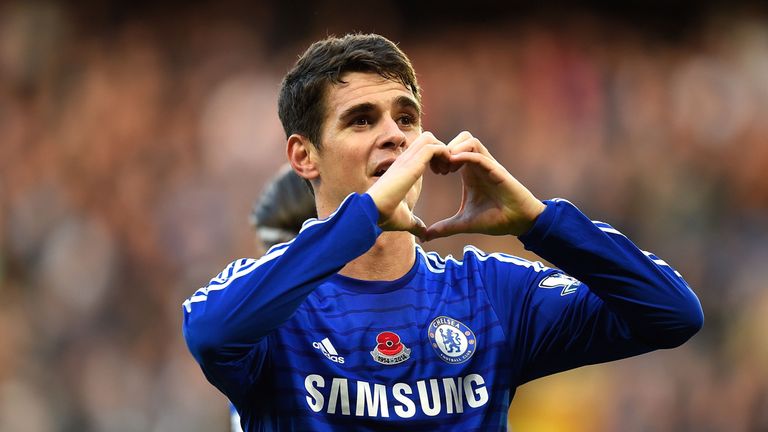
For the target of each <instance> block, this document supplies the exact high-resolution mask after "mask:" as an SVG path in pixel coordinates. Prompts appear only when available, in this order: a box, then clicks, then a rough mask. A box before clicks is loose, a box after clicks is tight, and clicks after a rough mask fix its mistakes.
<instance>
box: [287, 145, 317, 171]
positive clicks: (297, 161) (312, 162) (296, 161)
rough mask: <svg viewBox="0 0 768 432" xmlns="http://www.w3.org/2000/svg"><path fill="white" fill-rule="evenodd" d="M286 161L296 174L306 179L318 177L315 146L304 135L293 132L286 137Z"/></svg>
mask: <svg viewBox="0 0 768 432" xmlns="http://www.w3.org/2000/svg"><path fill="white" fill-rule="evenodd" d="M287 151H288V162H289V163H290V164H291V167H292V168H293V170H294V171H296V174H298V175H299V176H300V177H302V178H304V179H307V180H310V181H311V180H314V179H316V178H318V177H320V171H319V169H318V168H317V147H315V145H314V144H312V142H311V141H310V140H309V139H308V138H307V137H305V136H302V135H299V134H293V135H291V136H289V137H288V148H287Z"/></svg>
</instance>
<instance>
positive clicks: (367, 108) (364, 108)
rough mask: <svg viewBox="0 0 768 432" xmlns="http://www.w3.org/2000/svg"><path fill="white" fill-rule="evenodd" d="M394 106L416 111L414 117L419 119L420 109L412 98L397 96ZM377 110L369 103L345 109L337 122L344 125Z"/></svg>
mask: <svg viewBox="0 0 768 432" xmlns="http://www.w3.org/2000/svg"><path fill="white" fill-rule="evenodd" d="M394 104H395V105H397V106H399V107H400V108H409V109H412V110H414V111H416V116H417V117H419V118H421V107H420V106H419V104H418V102H416V101H415V100H413V99H412V98H409V97H408V96H398V97H397V98H395V100H394ZM377 109H378V108H377V107H376V105H374V104H372V103H370V102H364V103H361V104H357V105H353V106H351V107H349V108H347V109H345V110H344V111H343V112H342V113H341V114H340V115H339V120H340V121H341V122H342V123H346V122H347V121H348V120H350V119H351V118H353V117H355V116H357V115H360V114H369V113H371V112H374V111H376V110H377Z"/></svg>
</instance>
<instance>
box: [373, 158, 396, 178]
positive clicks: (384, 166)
mask: <svg viewBox="0 0 768 432" xmlns="http://www.w3.org/2000/svg"><path fill="white" fill-rule="evenodd" d="M394 162H395V160H394V159H387V160H385V161H383V162H381V163H379V164H378V165H376V169H375V170H374V171H373V177H381V176H383V175H384V173H386V172H387V170H388V169H389V167H391V166H392V164H393V163H394Z"/></svg>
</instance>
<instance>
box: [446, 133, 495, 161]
mask: <svg viewBox="0 0 768 432" xmlns="http://www.w3.org/2000/svg"><path fill="white" fill-rule="evenodd" d="M448 149H449V150H450V152H451V154H457V153H463V152H472V153H479V154H481V155H483V156H485V157H487V158H491V159H494V158H493V156H491V153H490V152H489V151H488V149H487V148H485V146H484V145H483V143H482V142H480V140H479V139H477V138H475V137H471V138H468V139H466V140H464V141H459V142H456V143H454V144H453V145H449V146H448ZM494 160H495V159H494Z"/></svg>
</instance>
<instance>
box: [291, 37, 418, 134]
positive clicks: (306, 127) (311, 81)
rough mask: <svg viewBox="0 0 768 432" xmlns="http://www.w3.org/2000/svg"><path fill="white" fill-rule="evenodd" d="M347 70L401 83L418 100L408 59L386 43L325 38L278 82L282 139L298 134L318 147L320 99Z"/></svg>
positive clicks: (322, 113)
mask: <svg viewBox="0 0 768 432" xmlns="http://www.w3.org/2000/svg"><path fill="white" fill-rule="evenodd" d="M347 72H373V73H377V74H379V75H381V76H382V77H384V78H386V79H391V80H394V81H398V82H400V83H402V84H403V85H404V86H405V87H406V88H408V89H410V90H411V92H412V93H413V95H414V97H415V98H416V100H417V101H419V102H421V96H420V95H419V85H418V83H417V82H416V73H415V72H414V70H413V66H412V65H411V61H410V60H409V59H408V57H407V56H406V55H405V53H403V52H402V51H401V50H400V48H398V47H397V45H395V44H394V43H393V42H392V41H390V40H389V39H387V38H385V37H383V36H380V35H377V34H347V35H345V36H343V37H340V38H339V37H335V36H330V37H328V38H326V39H323V40H321V41H317V42H315V43H313V44H312V45H310V47H309V48H308V49H307V51H306V52H304V54H302V55H301V57H299V60H298V61H297V62H296V65H295V66H294V67H293V69H291V70H290V71H289V72H288V74H287V75H286V76H285V78H283V82H282V84H281V86H280V97H279V99H278V114H279V116H280V121H281V122H282V124H283V129H285V135H286V137H289V136H291V135H292V134H294V133H296V134H300V135H303V136H305V137H307V138H309V140H310V141H311V142H312V144H314V145H315V147H317V148H318V149H319V148H321V147H322V143H321V142H320V139H321V136H322V126H323V120H324V119H325V110H326V108H327V107H326V100H325V96H326V94H327V91H328V89H329V88H330V85H331V84H339V83H344V81H343V80H342V78H341V77H342V75H344V74H345V73H347Z"/></svg>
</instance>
